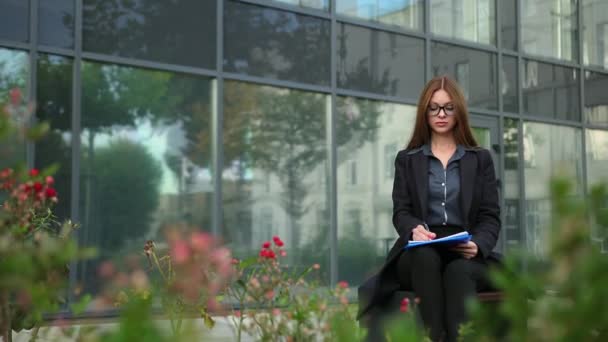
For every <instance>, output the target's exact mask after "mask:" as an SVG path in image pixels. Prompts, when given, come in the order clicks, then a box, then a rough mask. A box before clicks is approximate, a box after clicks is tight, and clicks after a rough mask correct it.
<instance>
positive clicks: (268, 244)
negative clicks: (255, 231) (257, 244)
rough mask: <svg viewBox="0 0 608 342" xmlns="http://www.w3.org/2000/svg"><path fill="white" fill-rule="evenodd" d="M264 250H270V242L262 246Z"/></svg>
mask: <svg viewBox="0 0 608 342" xmlns="http://www.w3.org/2000/svg"><path fill="white" fill-rule="evenodd" d="M262 248H270V242H269V241H266V242H264V243H263V244H262Z"/></svg>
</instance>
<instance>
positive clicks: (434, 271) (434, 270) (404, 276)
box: [395, 228, 491, 341]
mask: <svg viewBox="0 0 608 342" xmlns="http://www.w3.org/2000/svg"><path fill="white" fill-rule="evenodd" d="M431 230H432V231H433V232H435V233H437V237H441V236H446V235H449V234H453V233H456V232H458V231H459V230H454V229H444V230H441V228H439V229H431ZM395 266H396V270H395V271H396V272H397V279H398V280H399V283H400V285H401V287H402V288H403V289H404V290H411V291H414V293H415V294H416V296H417V297H418V298H420V303H419V304H418V309H419V311H420V315H421V317H422V321H423V322H424V325H425V327H426V329H427V330H428V332H429V335H430V337H431V339H432V340H433V341H456V340H457V338H458V329H459V326H460V325H461V324H462V323H464V322H465V321H466V320H467V314H466V307H465V305H466V300H467V299H468V298H471V297H474V296H475V295H476V293H477V292H478V291H484V290H489V289H490V287H491V285H490V281H489V279H488V271H487V269H488V265H487V263H486V262H485V261H484V260H483V259H480V258H478V257H475V258H472V259H465V258H464V257H462V255H460V254H457V253H454V252H451V251H450V250H449V249H448V248H447V247H441V246H421V247H416V248H413V249H410V250H406V251H404V252H403V253H402V254H401V255H400V256H399V259H398V261H397V263H396V265H395Z"/></svg>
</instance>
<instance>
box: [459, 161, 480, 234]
mask: <svg viewBox="0 0 608 342" xmlns="http://www.w3.org/2000/svg"><path fill="white" fill-rule="evenodd" d="M476 173H477V155H476V154H475V153H471V152H466V153H465V154H464V156H463V157H462V158H460V208H461V210H462V218H463V219H464V221H465V224H466V225H468V224H469V210H471V201H472V200H473V186H474V185H475V177H477V174H476Z"/></svg>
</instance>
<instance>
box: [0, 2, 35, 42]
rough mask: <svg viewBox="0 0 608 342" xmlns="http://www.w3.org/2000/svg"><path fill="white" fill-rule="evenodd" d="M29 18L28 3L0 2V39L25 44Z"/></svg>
mask: <svg viewBox="0 0 608 342" xmlns="http://www.w3.org/2000/svg"><path fill="white" fill-rule="evenodd" d="M29 18H30V6H29V1H24V0H0V39H9V40H16V41H20V42H27V41H28V32H29V22H30V20H29Z"/></svg>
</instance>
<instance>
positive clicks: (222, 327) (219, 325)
mask: <svg viewBox="0 0 608 342" xmlns="http://www.w3.org/2000/svg"><path fill="white" fill-rule="evenodd" d="M215 323H216V324H215V327H214V328H213V329H212V330H210V331H207V333H206V334H205V335H204V336H202V338H201V340H202V341H217V342H231V341H236V335H235V332H234V330H233V329H232V325H231V323H230V322H229V320H228V318H227V317H215ZM84 326H85V325H80V326H78V325H75V326H74V328H75V331H76V333H75V336H71V337H68V336H66V335H65V334H64V333H63V332H62V330H61V329H60V328H58V327H43V328H41V329H40V332H39V334H38V336H39V338H38V339H37V341H39V342H51V341H52V342H58V341H61V342H64V341H65V342H72V341H74V342H75V341H77V336H78V331H79V329H81V328H82V327H84ZM96 326H97V327H98V328H100V329H102V330H106V329H108V330H109V329H113V328H115V327H116V324H115V323H102V324H96ZM167 328H168V325H167ZM30 337H31V331H22V332H20V333H19V334H16V333H14V334H13V341H14V342H29V340H30ZM1 340H2V339H1V338H0V341H1ZM242 341H244V342H245V341H247V342H250V341H255V340H254V338H253V337H251V336H244V337H243V338H242Z"/></svg>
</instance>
